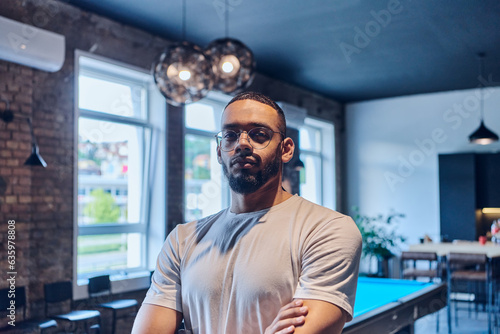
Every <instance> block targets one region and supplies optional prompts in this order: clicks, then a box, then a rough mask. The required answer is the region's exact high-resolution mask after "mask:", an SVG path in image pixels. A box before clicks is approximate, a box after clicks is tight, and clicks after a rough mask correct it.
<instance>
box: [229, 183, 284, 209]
mask: <svg viewBox="0 0 500 334" xmlns="http://www.w3.org/2000/svg"><path fill="white" fill-rule="evenodd" d="M290 197H292V195H291V194H290V193H288V192H286V191H284V190H283V188H282V187H281V182H269V183H266V184H264V185H263V186H262V187H261V188H260V189H258V190H257V191H256V192H253V193H251V194H239V193H235V192H234V191H232V190H231V212H234V213H245V212H255V211H260V210H264V209H267V208H270V207H272V206H275V205H278V204H280V203H282V202H284V201H286V200H287V199H289V198H290Z"/></svg>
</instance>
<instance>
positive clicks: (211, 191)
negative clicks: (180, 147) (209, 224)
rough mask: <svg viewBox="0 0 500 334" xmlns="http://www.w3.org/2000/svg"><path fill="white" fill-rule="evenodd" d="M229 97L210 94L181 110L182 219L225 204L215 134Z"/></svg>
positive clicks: (226, 197) (225, 189) (226, 193)
mask: <svg viewBox="0 0 500 334" xmlns="http://www.w3.org/2000/svg"><path fill="white" fill-rule="evenodd" d="M228 101H229V98H227V97H224V96H219V95H216V94H210V96H209V97H208V98H205V99H203V100H202V101H200V102H197V103H192V104H188V105H186V107H185V109H184V110H185V126H186V136H185V139H184V145H185V146H184V147H185V156H184V159H185V177H184V187H185V193H184V194H185V199H184V201H185V210H184V214H185V220H186V221H193V220H197V219H200V218H202V217H206V216H208V215H210V214H213V213H216V212H218V211H220V210H221V209H223V208H225V207H227V206H228V205H229V190H228V185H227V183H226V182H225V180H224V176H223V173H222V168H221V166H220V164H219V163H218V162H217V153H216V147H217V143H216V142H215V137H214V135H215V133H216V132H218V131H219V128H220V117H221V113H222V110H223V109H224V107H225V105H226V103H227V102H228Z"/></svg>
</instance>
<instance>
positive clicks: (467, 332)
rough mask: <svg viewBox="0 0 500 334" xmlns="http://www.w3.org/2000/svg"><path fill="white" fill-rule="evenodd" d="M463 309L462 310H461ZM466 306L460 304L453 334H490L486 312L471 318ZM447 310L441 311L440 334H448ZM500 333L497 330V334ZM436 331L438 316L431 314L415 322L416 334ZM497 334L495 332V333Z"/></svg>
mask: <svg viewBox="0 0 500 334" xmlns="http://www.w3.org/2000/svg"><path fill="white" fill-rule="evenodd" d="M460 308H462V309H460ZM466 308H467V307H466V306H465V305H460V304H459V311H458V327H456V326H455V324H454V322H453V324H452V333H453V334H485V333H488V321H487V319H488V318H487V314H486V313H485V312H478V313H477V317H476V314H475V312H474V311H473V312H472V313H471V315H470V317H469V312H468V311H467V309H466ZM446 312H447V311H446V308H444V309H441V310H440V311H439V333H440V334H447V333H448V325H447V315H446ZM498 332H500V331H499V330H497V333H498ZM435 333H438V332H437V331H436V314H430V315H428V316H426V317H424V318H422V319H419V320H417V321H416V322H415V334H435ZM493 333H495V331H493Z"/></svg>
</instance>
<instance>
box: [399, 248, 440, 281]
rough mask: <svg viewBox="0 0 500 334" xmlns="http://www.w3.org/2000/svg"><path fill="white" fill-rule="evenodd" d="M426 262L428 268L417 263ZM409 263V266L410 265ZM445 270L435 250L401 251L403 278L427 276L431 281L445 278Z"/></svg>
mask: <svg viewBox="0 0 500 334" xmlns="http://www.w3.org/2000/svg"><path fill="white" fill-rule="evenodd" d="M419 262H420V263H425V265H426V267H427V268H425V269H424V268H422V267H418V266H417V263H419ZM408 264H409V266H408ZM443 274H444V270H443V269H442V265H441V262H440V261H438V257H437V254H436V253H433V252H402V253H401V278H404V279H417V278H426V279H428V280H429V281H432V280H434V279H439V280H442V279H443V276H444V275H443Z"/></svg>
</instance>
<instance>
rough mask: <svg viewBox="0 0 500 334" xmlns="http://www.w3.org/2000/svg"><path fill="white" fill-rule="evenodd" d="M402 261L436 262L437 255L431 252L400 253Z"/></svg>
mask: <svg viewBox="0 0 500 334" xmlns="http://www.w3.org/2000/svg"><path fill="white" fill-rule="evenodd" d="M401 259H402V260H413V261H421V260H422V261H437V254H436V253H433V252H402V253H401Z"/></svg>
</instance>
